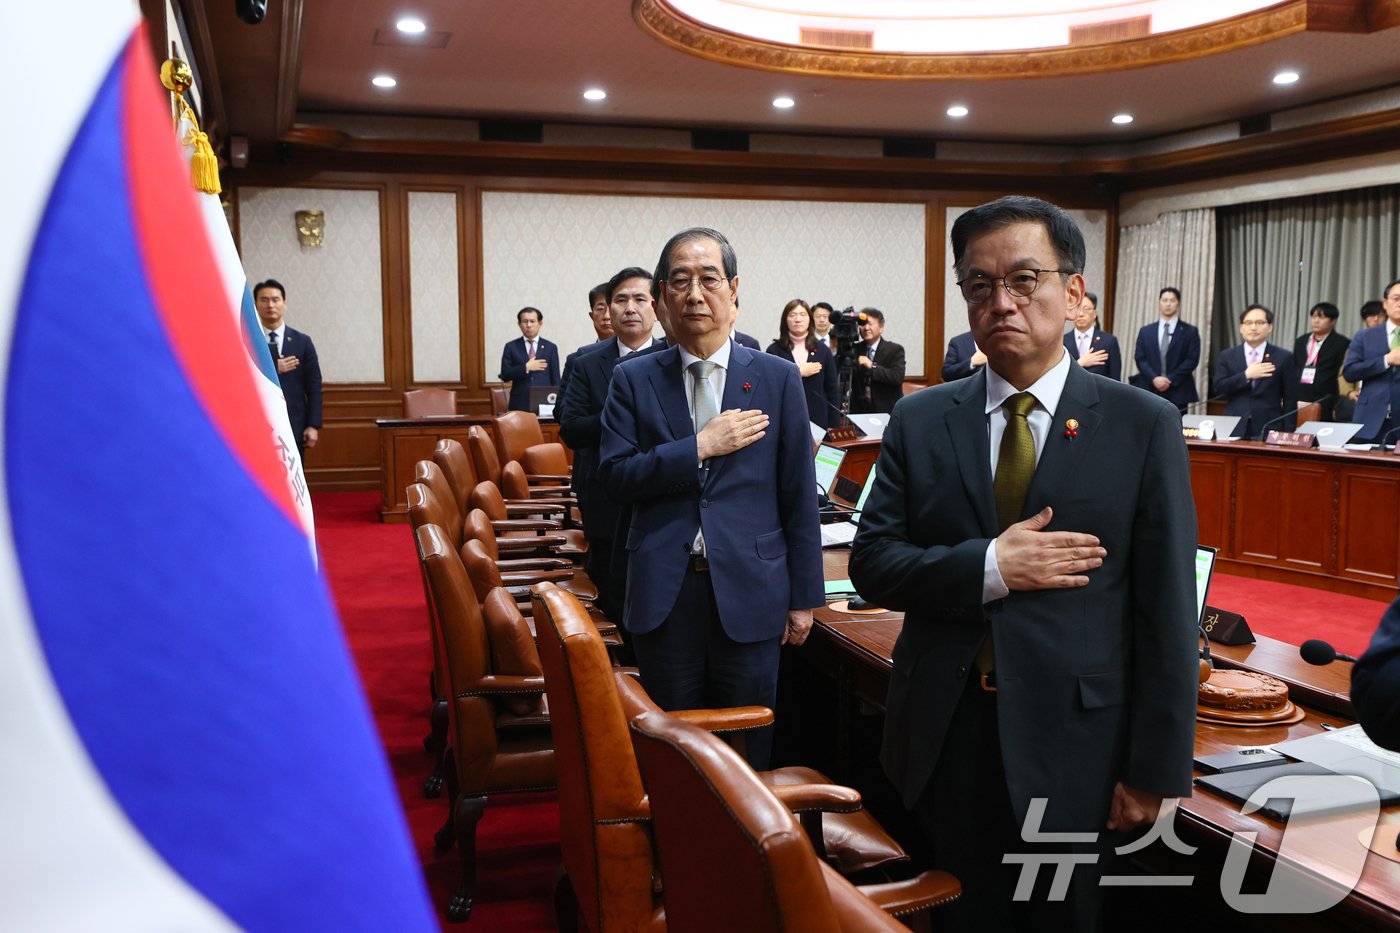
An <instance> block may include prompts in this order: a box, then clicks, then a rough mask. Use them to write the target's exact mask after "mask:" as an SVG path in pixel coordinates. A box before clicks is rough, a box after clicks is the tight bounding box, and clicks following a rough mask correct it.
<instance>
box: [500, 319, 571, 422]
mask: <svg viewBox="0 0 1400 933" xmlns="http://www.w3.org/2000/svg"><path fill="white" fill-rule="evenodd" d="M535 357H536V359H544V360H547V361H548V362H549V365H548V366H547V367H545V368H544V369H541V370H538V371H537V372H533V373H532V372H527V371H526V370H525V363H526V362H527V357H526V350H525V338H524V337H516V338H515V339H514V340H511V341H507V343H506V346H505V349H504V350H503V351H501V381H502V382H509V383H510V410H511V411H529V410H530V387H531V386H541V387H543V386H557V385H558V384H559V348H558V347H556V346H555V345H554V344H552V343H550V342H549V341H548V340H545V339H544V338H543V337H536V338H535Z"/></svg>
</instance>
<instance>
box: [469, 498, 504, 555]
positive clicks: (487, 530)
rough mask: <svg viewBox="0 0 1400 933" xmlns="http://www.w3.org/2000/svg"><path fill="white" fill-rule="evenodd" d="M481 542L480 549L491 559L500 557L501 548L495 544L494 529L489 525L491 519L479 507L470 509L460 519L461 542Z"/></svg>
mask: <svg viewBox="0 0 1400 933" xmlns="http://www.w3.org/2000/svg"><path fill="white" fill-rule="evenodd" d="M468 541H479V542H481V549H482V550H483V551H485V552H486V556H487V557H490V558H491V559H492V560H500V559H501V549H500V547H499V546H498V545H497V544H496V529H494V528H492V527H491V519H489V518H487V517H486V513H485V512H483V511H482V510H481V509H472V510H471V511H470V512H468V513H467V517H466V518H465V519H463V520H462V543H463V544H466V543H467V542H468Z"/></svg>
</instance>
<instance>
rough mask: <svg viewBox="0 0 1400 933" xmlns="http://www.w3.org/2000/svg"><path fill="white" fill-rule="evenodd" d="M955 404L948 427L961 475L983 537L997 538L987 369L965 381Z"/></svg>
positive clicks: (955, 398)
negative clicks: (988, 421) (990, 446)
mask: <svg viewBox="0 0 1400 933" xmlns="http://www.w3.org/2000/svg"><path fill="white" fill-rule="evenodd" d="M953 401H954V402H955V404H954V405H953V407H952V408H950V409H949V410H948V414H947V416H946V424H947V426H948V435H949V437H950V439H951V440H952V442H953V452H954V456H955V459H956V461H957V464H958V473H959V474H960V475H961V476H962V481H963V488H964V489H965V490H966V491H967V499H968V501H969V502H971V503H972V510H973V512H974V513H976V516H977V524H978V525H979V526H980V527H981V529H982V533H983V534H985V535H987V536H988V537H995V536H996V534H997V520H996V509H995V503H996V497H995V495H994V493H993V490H992V463H991V453H990V452H989V450H988V448H987V413H986V407H987V371H986V367H983V368H982V369H979V370H977V371H976V372H974V373H973V374H972V375H971V376H970V377H969V378H967V379H964V380H962V384H961V385H960V386H959V388H958V391H957V393H956V394H955V395H954V396H953Z"/></svg>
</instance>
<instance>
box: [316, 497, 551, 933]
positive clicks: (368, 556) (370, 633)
mask: <svg viewBox="0 0 1400 933" xmlns="http://www.w3.org/2000/svg"><path fill="white" fill-rule="evenodd" d="M313 499H314V502H315V508H316V530H317V540H318V542H319V544H320V548H321V560H322V564H323V566H324V567H325V570H326V575H327V577H328V578H329V580H330V585H331V590H332V591H333V592H334V594H335V600H336V604H337V606H338V607H339V609H340V618H341V621H342V623H343V624H344V626H345V632H346V636H347V638H348V640H349V642H350V649H351V651H352V652H353V653H354V655H355V661H356V663H357V664H358V665H359V668H360V677H361V679H362V680H363V682H364V685H365V690H366V692H367V693H368V694H369V700H370V705H371V707H372V709H373V711H374V717H375V721H376V723H377V725H378V727H379V735H380V737H381V738H382V739H383V741H384V747H385V750H386V752H387V754H388V757H389V764H390V767H392V768H393V770H394V779H395V781H396V783H397V786H398V790H399V796H400V799H401V800H402V801H403V807H404V812H405V814H406V815H407V817H408V825H409V829H410V831H411V832H412V833H413V842H414V845H415V846H416V848H417V850H418V855H419V859H420V860H421V861H422V864H423V874H424V876H425V877H426V878H427V882H428V889H429V892H430V894H431V896H432V899H433V906H434V907H435V908H437V911H438V920H439V921H440V922H442V923H443V924H444V926H445V927H450V928H452V929H459V930H463V931H473V930H475V931H481V933H486V931H491V933H496V931H519V933H535V931H541V933H542V931H547V930H553V929H554V911H553V908H552V906H551V901H550V895H551V891H552V888H553V884H554V873H555V871H556V870H557V869H558V867H559V865H560V861H561V860H560V855H559V807H558V805H557V804H556V802H555V798H554V795H553V794H534V795H530V796H528V797H527V796H521V797H517V798H513V799H509V800H507V801H506V802H497V801H492V803H491V805H490V806H488V807H487V809H486V816H485V817H484V818H483V819H482V821H481V825H480V827H479V829H478V832H477V865H478V869H477V895H476V908H475V910H474V911H473V913H472V917H471V920H470V921H468V922H467V923H466V924H447V923H446V919H445V917H444V916H443V910H444V908H445V907H446V905H447V901H448V898H449V897H451V894H452V891H453V889H454V888H455V887H456V885H457V881H458V878H459V873H458V869H457V852H456V850H455V849H454V850H453V851H451V852H449V853H448V854H447V855H444V856H439V855H437V854H435V853H434V852H433V833H435V832H436V831H437V830H438V827H440V826H441V825H442V824H443V822H444V821H445V820H446V818H447V801H446V796H445V795H444V796H443V797H440V798H438V799H437V800H427V799H425V798H424V797H423V793H422V787H423V781H424V779H425V778H426V777H427V776H428V774H429V773H430V772H431V771H432V759H431V758H430V757H429V756H428V754H427V753H426V752H424V751H423V736H424V735H426V734H427V731H428V715H427V714H428V673H429V670H430V669H431V667H432V648H431V646H430V643H429V640H428V628H427V615H426V613H427V610H426V608H425V606H424V604H423V584H422V580H421V578H420V577H419V574H418V558H417V555H416V554H415V553H414V548H413V541H412V539H411V537H410V532H409V529H408V526H407V525H383V524H380V522H379V495H378V494H377V493H325V494H319V495H316V496H314V497H313Z"/></svg>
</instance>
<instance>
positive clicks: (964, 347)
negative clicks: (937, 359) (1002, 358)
mask: <svg viewBox="0 0 1400 933" xmlns="http://www.w3.org/2000/svg"><path fill="white" fill-rule="evenodd" d="M986 365H987V354H985V353H983V352H982V351H981V350H979V349H977V342H976V341H975V340H973V339H972V332H971V331H965V332H964V333H961V334H956V335H954V337H953V339H952V340H949V341H948V352H946V353H944V354H943V381H944V382H953V381H954V380H957V379H966V378H967V377H968V376H971V375H972V374H973V373H975V372H977V370H979V369H981V368H982V367H983V366H986Z"/></svg>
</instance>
